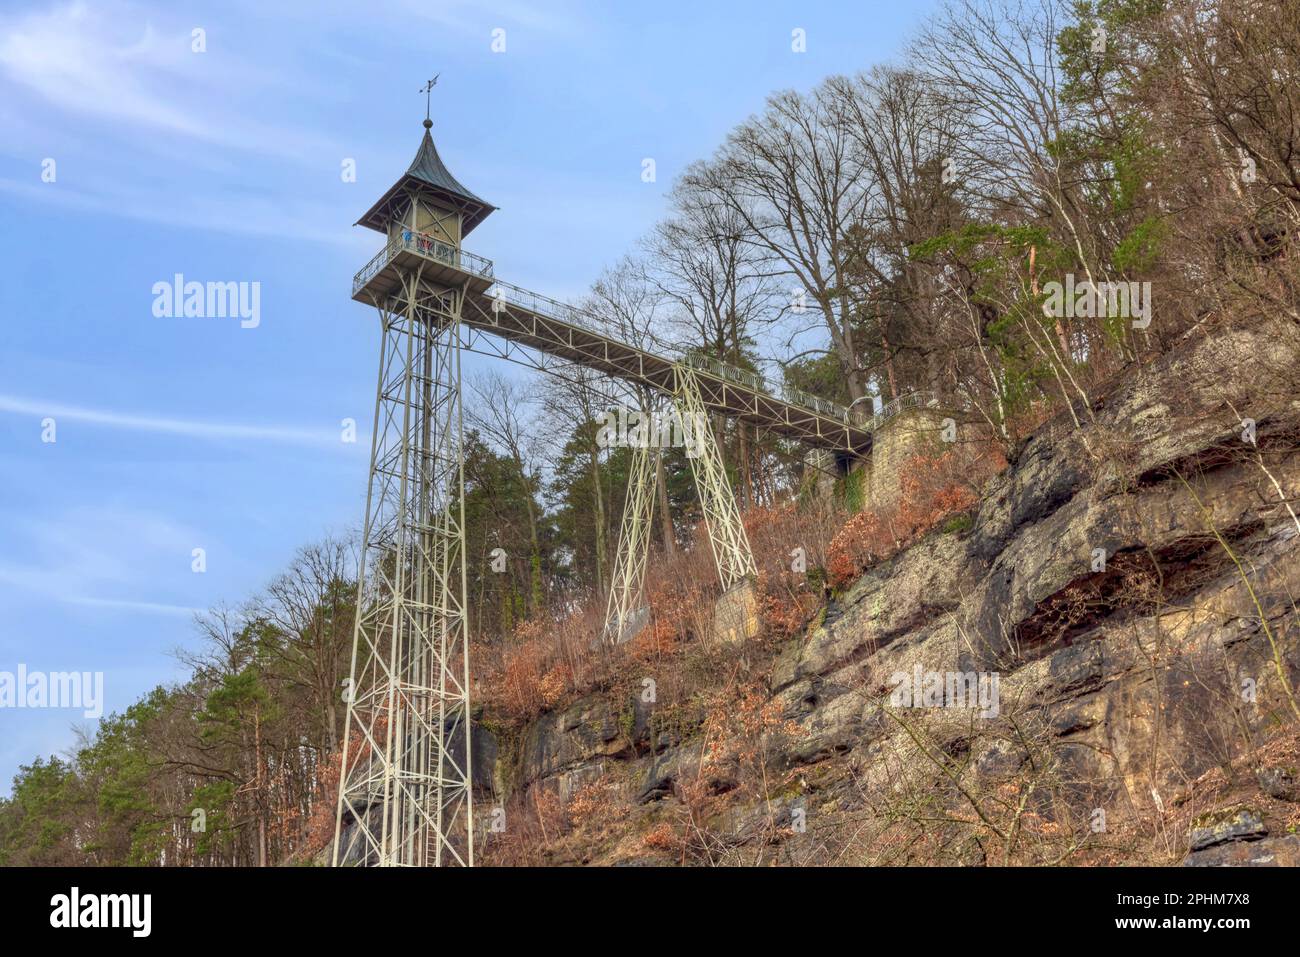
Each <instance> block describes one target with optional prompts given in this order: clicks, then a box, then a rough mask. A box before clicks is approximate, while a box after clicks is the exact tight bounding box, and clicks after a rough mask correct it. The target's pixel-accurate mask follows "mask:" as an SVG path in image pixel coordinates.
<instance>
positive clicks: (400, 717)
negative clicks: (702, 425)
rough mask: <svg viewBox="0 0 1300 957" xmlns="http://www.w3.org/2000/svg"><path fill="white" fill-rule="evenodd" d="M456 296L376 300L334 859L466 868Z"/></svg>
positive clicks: (470, 849) (467, 765) (405, 289)
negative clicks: (377, 343) (365, 486)
mask: <svg viewBox="0 0 1300 957" xmlns="http://www.w3.org/2000/svg"><path fill="white" fill-rule="evenodd" d="M462 299H463V293H462V291H461V290H458V289H447V288H445V287H440V286H436V285H433V284H430V283H427V282H422V281H421V279H420V276H419V274H418V273H416V274H410V275H407V276H405V277H404V278H403V284H402V288H401V291H400V293H399V294H397V295H395V296H394V297H393V298H392V299H390V300H388V301H387V302H386V303H384V304H383V305H382V306H380V318H381V320H382V324H383V342H382V346H381V349H380V360H379V362H380V369H379V384H378V389H377V396H376V402H375V426H374V434H373V438H372V444H371V453H370V484H369V490H368V493H367V505H366V520H365V531H364V535H363V541H362V556H361V563H360V567H359V569H358V579H359V581H358V586H357V616H356V626H355V631H354V634H353V649H352V666H351V676H350V679H349V684H348V687H347V694H348V711H347V720H346V724H345V732H344V753H343V759H342V761H343V763H342V766H341V768H340V779H339V797H338V808H337V819H336V823H335V841H334V864H335V865H339V864H363V865H408V866H422V865H442V864H450V865H470V864H472V863H473V861H474V843H473V842H474V828H473V806H472V804H473V802H472V798H473V792H472V772H471V766H472V752H471V741H470V737H471V727H470V701H469V645H468V629H467V620H466V615H465V611H466V608H467V607H468V602H467V600H466V592H467V587H466V569H465V534H464V527H465V515H464V474H463V462H462V456H461V443H462V429H463V426H462V421H461V380H460V309H461V302H462Z"/></svg>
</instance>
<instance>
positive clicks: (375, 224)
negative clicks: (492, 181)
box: [357, 120, 496, 238]
mask: <svg viewBox="0 0 1300 957" xmlns="http://www.w3.org/2000/svg"><path fill="white" fill-rule="evenodd" d="M432 126H433V124H432V123H431V122H430V121H428V120H425V121H424V139H422V140H421V141H420V149H419V150H418V151H417V152H416V154H415V159H413V160H412V161H411V165H410V166H409V167H408V168H407V170H406V172H405V173H404V174H403V175H402V178H401V179H399V180H398V181H397V182H396V183H394V184H393V185H392V186H391V187H390V188H389V190H388V192H386V193H384V195H383V196H382V197H380V199H379V201H378V202H377V203H375V205H373V206H371V207H370V209H369V210H368V211H367V212H366V214H365V215H364V216H362V217H361V218H360V219H358V220H357V225H358V226H368V227H370V228H371V229H373V230H376V231H378V232H381V233H382V232H387V230H388V223H389V220H390V219H391V218H392V217H391V216H390V215H389V214H388V212H389V210H388V208H389V205H390V204H391V203H392V202H393V200H394V199H395V198H396V197H397V196H399V195H400V194H401V193H402V192H403V191H404V190H405V189H406V188H408V187H416V188H419V189H422V190H424V191H426V192H430V193H432V194H433V195H434V196H436V197H438V198H439V199H442V200H444V201H445V202H447V203H449V204H450V205H451V206H452V207H453V208H455V209H459V210H461V212H462V213H463V214H464V216H465V220H464V225H463V227H462V229H461V236H462V238H463V237H465V236H468V235H469V233H470V231H471V230H472V229H473V228H474V227H475V226H477V225H478V224H479V223H481V222H483V220H485V219H487V217H488V214H489V213H491V212H492V211H493V210H495V209H496V207H495V206H493V205H492V204H491V203H489V202H487V201H486V200H483V199H480V198H479V197H477V196H475V195H474V194H473V193H471V192H470V191H469V190H468V189H466V188H465V187H464V186H462V185H461V183H460V181H459V180H458V179H456V177H454V176H452V175H451V171H450V170H448V169H447V167H446V165H444V164H443V162H442V157H440V156H439V155H438V148H437V147H436V146H434V145H433V136H432V135H431V134H430V133H429V128H430V127H432Z"/></svg>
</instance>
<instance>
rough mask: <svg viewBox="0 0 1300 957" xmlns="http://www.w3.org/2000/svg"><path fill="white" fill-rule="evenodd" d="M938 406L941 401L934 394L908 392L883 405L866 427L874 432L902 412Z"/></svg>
mask: <svg viewBox="0 0 1300 957" xmlns="http://www.w3.org/2000/svg"><path fill="white" fill-rule="evenodd" d="M938 404H939V399H938V397H936V396H935V394H934V393H933V392H907V393H904V394H903V395H900V396H899V397H898V398H897V399H890V400H889V401H888V402H886V403H885V404H884V405H882V406H881V407H880V411H879V412H877V413H876V414H875V415H873V416H872V417H871V418H870V419H868V420H867V423H866V425H865V426H864V427H865V428H866V429H868V430H869V431H874V430H876V429H878V428H880V426H882V425H884V424H885V423H886V422H888V421H889V420H890V419H892V418H893V417H894V416H896V415H898V413H900V412H904V411H906V410H908V409H922V408H932V407H934V406H937V405H938Z"/></svg>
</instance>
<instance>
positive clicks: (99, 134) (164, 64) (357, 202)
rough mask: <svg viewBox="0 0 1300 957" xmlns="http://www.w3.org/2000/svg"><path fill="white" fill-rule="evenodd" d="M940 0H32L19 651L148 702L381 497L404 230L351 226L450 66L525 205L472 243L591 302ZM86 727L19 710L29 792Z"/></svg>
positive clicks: (21, 194) (2, 378) (18, 391)
mask: <svg viewBox="0 0 1300 957" xmlns="http://www.w3.org/2000/svg"><path fill="white" fill-rule="evenodd" d="M933 5H934V4H933V3H931V2H921V3H896V2H893V3H879V2H872V0H857V2H841V3H770V2H761V0H750V2H735V3H709V4H704V3H699V2H691V3H685V2H669V0H666V2H660V3H655V4H632V3H615V2H609V3H605V4H597V3H586V4H576V3H564V2H552V0H548V2H547V3H545V4H544V7H545V12H544V13H543V12H541V8H542V7H543V4H541V3H527V2H523V0H518V2H516V0H464V2H462V0H441V2H439V0H424V2H419V0H399V2H381V0H372V2H369V3H365V4H358V3H355V2H347V3H333V2H311V3H308V2H299V3H291V2H277V3H266V2H264V0H257V2H244V0H225V2H220V3H214V2H209V3H185V2H155V3H146V2H134V0H96V2H90V3H44V2H43V3H24V2H22V0H18V2H14V0H6V2H5V4H4V5H3V7H2V8H0V223H2V224H3V229H0V492H2V494H0V671H9V672H13V671H15V670H16V669H17V666H18V665H19V664H20V663H22V664H25V665H26V667H27V668H28V669H29V670H39V671H46V672H50V671H66V670H78V671H102V672H104V674H105V697H106V710H108V711H112V710H121V709H122V708H124V707H125V706H126V705H128V704H130V703H131V702H132V701H134V700H135V699H136V698H137V697H139V696H140V695H141V694H142V693H144V692H145V691H147V690H148V689H149V688H151V687H153V686H154V685H156V684H158V683H160V682H169V681H173V680H176V679H178V678H180V677H181V676H182V669H181V667H180V666H179V665H178V664H177V663H176V661H175V659H174V658H173V657H171V656H170V653H171V651H172V650H174V649H176V648H178V647H182V646H186V645H190V644H192V643H193V642H194V641H195V631H194V627H193V624H192V616H193V612H194V610H196V609H205V608H208V607H211V606H213V605H215V604H217V603H220V602H226V603H228V604H231V605H234V604H238V603H239V602H240V601H242V600H243V599H245V598H247V597H248V596H250V595H251V594H253V593H254V592H255V591H257V590H258V589H259V588H260V587H262V586H263V585H265V584H266V583H267V582H268V581H269V580H270V579H271V578H272V577H273V576H274V575H275V573H276V572H277V571H278V570H280V569H281V568H282V567H283V566H284V565H285V564H286V563H287V562H288V560H289V559H290V558H291V556H292V554H293V552H294V550H295V549H296V548H297V547H298V546H300V545H302V544H305V543H307V542H310V541H313V540H315V539H318V538H320V537H321V536H322V535H324V534H326V533H329V532H331V531H344V530H346V529H348V528H350V527H352V526H353V525H354V524H355V523H356V522H357V521H358V520H359V518H360V515H361V511H362V509H363V507H364V496H365V481H366V461H365V455H366V449H367V436H366V435H365V429H366V427H367V423H368V422H369V416H370V413H371V403H372V401H373V388H374V383H373V380H374V368H373V365H374V361H375V358H376V349H377V345H378V338H377V328H376V319H375V316H374V315H373V314H372V312H371V311H368V310H366V309H365V308H363V307H362V306H360V305H357V304H355V303H353V302H351V301H350V299H349V291H350V282H351V277H352V275H353V273H354V272H355V271H356V270H357V269H359V268H360V267H361V266H362V265H364V264H365V262H366V261H367V260H368V259H369V258H370V257H371V255H373V254H374V252H375V251H376V250H377V249H378V248H379V246H380V244H381V240H380V237H379V236H378V235H377V234H375V233H372V232H370V231H368V230H365V229H361V228H359V227H357V228H354V227H353V226H352V225H351V224H352V223H353V222H355V221H356V219H357V217H358V216H359V215H360V214H361V213H363V212H364V211H365V210H366V209H367V208H368V207H369V205H370V204H371V202H373V201H374V200H375V199H376V198H378V196H379V195H380V194H382V193H383V191H384V190H385V189H386V188H387V187H388V186H389V185H391V183H392V182H393V181H395V180H396V179H397V177H398V176H399V175H400V174H401V172H402V171H403V170H404V169H405V168H406V165H407V164H408V163H409V161H410V159H411V157H412V156H413V155H414V152H415V149H416V147H417V145H418V143H419V139H420V135H421V133H422V130H421V128H420V123H421V121H422V120H423V119H424V97H423V95H422V94H420V93H418V92H417V91H418V89H419V88H420V86H421V84H422V83H423V82H424V80H425V79H427V78H428V77H429V76H431V75H433V74H434V73H437V72H441V79H440V80H439V82H438V86H437V87H436V88H435V90H434V94H433V120H434V128H433V132H434V136H435V139H436V141H437V143H438V146H439V150H440V152H441V153H442V156H443V159H444V160H445V161H446V162H447V165H448V166H449V167H450V169H451V170H452V172H453V173H454V174H455V175H456V176H457V177H458V178H459V179H460V180H461V181H462V182H464V183H465V184H466V185H467V186H468V187H469V188H470V189H472V190H474V191H475V192H477V193H478V194H479V195H481V196H483V197H484V198H486V199H487V200H489V201H490V202H492V203H494V204H495V205H497V206H499V207H500V210H499V211H498V212H496V213H495V214H493V215H492V216H491V217H490V218H489V219H488V220H487V221H486V222H485V223H484V224H483V225H482V226H480V227H479V229H478V230H477V231H476V232H475V233H474V234H473V235H472V236H471V237H470V241H469V243H467V248H469V249H471V250H472V251H474V252H476V253H479V254H480V255H483V256H486V257H488V258H489V259H492V260H493V261H494V262H495V263H496V271H497V275H498V276H500V277H502V278H504V279H508V280H510V281H512V282H515V283H517V284H519V285H522V286H525V287H527V288H530V289H535V290H537V291H539V292H542V293H545V294H547V295H550V296H554V297H556V298H569V297H574V296H577V295H580V294H581V293H582V292H583V291H584V289H585V288H586V287H587V286H588V285H589V284H590V283H591V281H592V280H593V279H594V278H595V277H596V276H597V274H598V273H599V271H600V270H601V268H602V267H603V266H605V265H609V264H611V263H612V262H613V261H614V260H615V259H616V258H617V257H618V256H619V255H621V254H622V253H623V252H625V251H629V250H630V249H631V248H632V247H633V245H634V244H635V243H636V241H637V240H638V238H639V237H641V236H642V235H644V234H645V233H646V232H647V230H648V229H649V228H650V227H651V226H652V225H653V223H654V222H655V221H656V220H657V219H658V218H659V217H660V216H661V215H662V214H663V211H664V207H663V204H664V196H665V193H666V192H667V190H668V189H669V188H670V186H671V183H672V180H673V178H674V176H675V175H676V174H677V172H679V171H680V170H681V169H682V168H683V167H684V166H685V165H686V164H688V163H690V162H691V161H693V160H695V159H699V158H703V157H705V156H707V155H708V154H710V153H711V152H712V151H713V149H714V148H715V147H716V146H717V145H718V143H719V142H720V141H721V140H722V138H723V137H724V136H725V134H726V132H727V131H728V130H729V129H730V128H731V127H732V126H734V125H735V124H736V123H738V122H740V121H742V120H744V119H745V118H746V117H747V116H749V115H750V114H752V113H754V112H755V111H757V110H758V109H759V108H761V106H762V103H763V99H764V97H765V96H766V95H767V94H768V93H770V92H771V91H773V90H776V89H780V88H786V87H795V88H799V89H807V88H810V87H811V86H813V85H815V84H816V83H817V82H818V81H819V80H820V79H821V78H823V77H824V76H826V75H828V74H831V73H840V72H851V71H855V70H858V69H862V68H865V67H868V66H870V65H872V64H873V63H879V62H886V61H890V60H892V59H894V58H895V56H896V54H897V51H898V50H899V48H900V46H901V45H902V43H903V42H904V41H905V40H906V38H907V37H908V35H909V34H910V33H911V31H912V30H914V29H915V28H916V26H918V25H919V23H920V20H921V18H922V17H923V16H924V14H925V13H926V12H927V11H928V10H929V9H931V8H932V7H933ZM195 28H200V29H202V30H203V31H204V33H203V38H204V40H205V43H206V50H205V51H204V52H194V51H193V49H192V47H193V46H194V34H193V31H194V30H195ZM796 28H801V29H803V30H804V31H806V36H807V51H806V52H805V53H794V52H792V51H791V31H792V30H794V29H796ZM497 29H501V30H504V31H505V34H504V36H505V51H504V52H493V50H492V42H493V31H494V30H497ZM498 36H499V34H498ZM645 157H652V158H654V160H655V162H656V166H657V181H656V182H654V183H645V182H643V181H642V179H641V161H642V159H643V158H645ZM349 159H351V160H354V161H355V164H356V171H357V176H356V182H354V183H348V182H344V181H343V177H342V176H341V175H340V174H341V170H342V167H343V163H344V162H345V160H349ZM47 160H53V161H54V165H53V167H52V168H53V172H54V179H53V182H45V181H43V178H42V174H43V172H44V171H46V170H48V169H49V168H50V166H49V164H48V163H46V161H47ZM176 273H182V274H183V275H184V276H185V277H186V279H188V280H199V281H205V282H206V281H222V282H228V281H230V282H258V283H260V284H261V314H260V324H259V325H257V327H256V328H241V325H240V322H239V320H238V319H236V318H202V319H200V318H188V319H187V318H160V317H156V316H155V315H154V314H153V309H152V306H153V300H154V295H153V292H152V289H153V285H154V283H156V282H159V281H170V280H171V279H172V277H173V275H174V274H176ZM46 418H53V419H54V421H55V428H56V433H55V437H56V441H54V442H52V443H51V442H43V441H42V420H44V419H46ZM345 418H354V419H356V420H357V421H358V422H359V423H361V433H362V434H361V435H360V436H359V437H358V440H357V442H356V443H355V444H347V443H344V442H342V441H340V422H341V420H343V419H345ZM195 548H203V549H204V550H205V551H206V558H207V571H206V572H205V573H203V574H196V573H194V572H193V571H192V569H191V561H192V559H191V555H192V550H193V549H195ZM78 723H80V724H85V721H84V719H83V718H82V717H81V713H80V712H79V711H62V710H41V711H31V710H12V709H0V789H7V788H8V782H9V779H10V778H11V776H12V775H13V773H14V771H15V770H16V769H17V766H18V765H19V764H20V763H25V762H28V761H30V760H31V758H32V757H34V756H35V755H37V754H50V753H56V752H60V751H62V750H63V749H65V748H67V747H68V746H69V745H70V744H71V742H72V734H71V731H70V726H71V725H73V724H78ZM0 793H3V791H2V790H0Z"/></svg>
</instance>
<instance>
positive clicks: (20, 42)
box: [0, 0, 339, 163]
mask: <svg viewBox="0 0 1300 957" xmlns="http://www.w3.org/2000/svg"><path fill="white" fill-rule="evenodd" d="M161 15H164V16H165V11H164V12H163V13H162V14H161ZM158 16H160V13H159V11H157V10H146V9H144V8H142V7H140V6H137V5H134V4H131V3H124V2H118V0H104V2H101V3H96V4H94V5H93V6H91V5H89V4H86V3H84V2H81V0H76V2H73V3H70V4H65V5H59V6H55V7H52V8H50V9H46V10H40V11H35V12H29V13H27V14H25V15H21V16H11V17H4V18H0V72H2V73H3V74H4V76H5V77H6V78H7V79H8V80H9V81H10V82H11V83H12V84H13V85H14V89H15V90H18V89H21V90H25V91H26V92H27V94H28V95H29V97H30V98H31V99H32V100H33V101H35V102H37V103H40V104H43V105H44V106H45V107H46V108H48V107H49V106H54V107H56V108H58V109H61V110H64V111H66V112H68V113H72V114H74V115H79V116H83V117H91V118H94V119H98V120H101V121H105V122H106V123H111V124H112V125H111V126H109V127H106V128H107V129H110V130H112V131H120V130H121V129H122V128H123V127H126V128H128V129H134V130H136V131H137V132H145V133H148V132H152V133H154V134H163V135H165V136H168V137H172V138H174V137H180V138H182V139H188V140H192V141H195V142H197V143H199V144H206V145H209V146H212V145H219V146H222V147H227V148H232V149H236V150H245V151H251V152H255V153H263V154H268V155H274V156H279V157H282V158H284V159H289V160H296V161H297V162H300V163H301V162H302V161H303V160H304V159H305V158H307V157H312V156H316V155H320V154H321V153H322V152H325V153H326V155H331V156H332V155H334V154H335V153H337V152H339V150H338V147H337V146H336V145H333V144H332V143H331V142H330V141H329V140H327V139H324V138H322V137H321V136H320V135H319V134H316V133H312V132H309V131H306V130H303V129H298V128H295V127H294V126H293V125H291V124H285V123H276V124H274V125H269V124H263V123H258V122H256V121H254V120H250V119H248V118H247V110H246V109H241V108H240V107H241V104H242V105H244V106H247V105H249V104H255V103H256V102H257V98H258V97H259V95H263V93H262V91H265V90H266V89H267V88H276V87H281V86H284V85H286V84H288V83H289V80H288V79H286V78H282V77H279V76H277V75H275V74H271V73H268V70H267V68H266V67H264V66H262V65H260V64H259V63H256V62H252V61H245V60H242V59H239V58H237V57H236V56H235V54H234V53H233V52H231V51H229V50H223V51H222V52H221V55H220V56H219V57H218V56H217V55H216V54H215V53H209V52H204V53H203V54H196V53H194V52H193V51H192V49H191V43H192V38H191V32H190V31H191V30H192V29H194V28H193V27H192V26H191V25H188V24H186V23H182V22H181V21H180V20H175V19H173V22H171V23H168V24H166V25H164V26H162V27H158V26H155V25H154V21H153V19H151V18H152V17H158ZM217 90H219V91H220V92H219V95H214V91H217ZM136 142H137V144H138V145H141V146H145V147H148V145H149V141H148V139H147V138H145V139H144V140H141V139H140V138H139V137H138V136H137V137H136ZM157 145H159V146H160V147H161V146H162V145H163V144H162V143H159V144H157Z"/></svg>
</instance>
